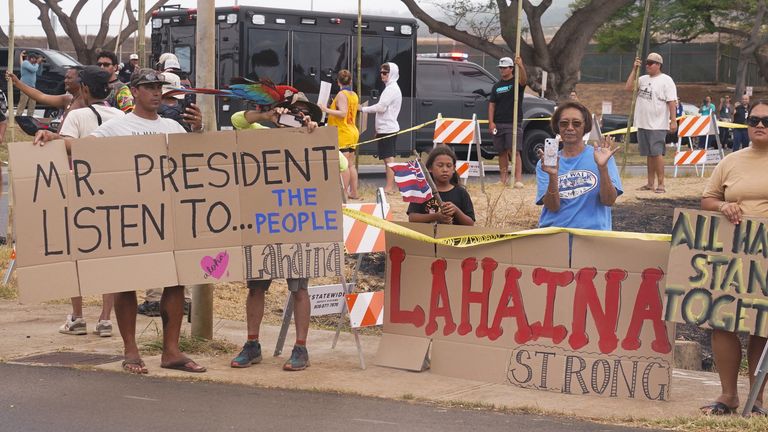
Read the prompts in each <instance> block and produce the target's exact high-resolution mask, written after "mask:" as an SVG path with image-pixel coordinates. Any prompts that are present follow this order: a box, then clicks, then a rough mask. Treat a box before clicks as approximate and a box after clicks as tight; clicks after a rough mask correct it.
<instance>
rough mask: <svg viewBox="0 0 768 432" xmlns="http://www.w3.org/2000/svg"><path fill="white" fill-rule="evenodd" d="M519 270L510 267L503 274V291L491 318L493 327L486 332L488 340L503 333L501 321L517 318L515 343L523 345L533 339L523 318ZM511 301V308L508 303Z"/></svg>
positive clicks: (525, 319) (523, 307)
mask: <svg viewBox="0 0 768 432" xmlns="http://www.w3.org/2000/svg"><path fill="white" fill-rule="evenodd" d="M520 276H522V272H520V270H518V269H516V268H514V267H510V268H508V269H507V271H506V272H505V273H504V277H505V279H506V282H505V283H504V291H502V293H501V298H500V299H499V305H498V306H497V307H496V315H494V317H493V325H492V326H491V328H490V330H489V331H488V339H490V340H496V339H498V338H499V336H501V335H502V333H504V330H503V329H502V328H501V320H502V319H504V318H507V317H515V318H517V332H516V333H515V342H517V343H519V344H524V343H526V342H528V341H529V340H531V339H532V338H533V335H532V333H531V327H530V326H529V325H528V318H527V317H526V316H525V306H524V305H523V297H522V296H521V295H520V284H519V283H518V282H519V281H520ZM510 300H512V306H510V305H509V301H510Z"/></svg>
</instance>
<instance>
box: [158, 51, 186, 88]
mask: <svg viewBox="0 0 768 432" xmlns="http://www.w3.org/2000/svg"><path fill="white" fill-rule="evenodd" d="M156 69H157V70H158V71H160V72H171V73H174V74H176V75H178V77H179V79H180V80H181V85H182V86H184V87H192V82H191V81H190V80H189V74H188V73H186V72H184V71H182V70H181V62H179V58H178V57H176V54H173V53H163V54H160V58H159V59H158V61H157V67H156Z"/></svg>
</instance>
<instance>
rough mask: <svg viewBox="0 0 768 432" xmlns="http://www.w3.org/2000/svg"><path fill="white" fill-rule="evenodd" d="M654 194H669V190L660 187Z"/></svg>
mask: <svg viewBox="0 0 768 432" xmlns="http://www.w3.org/2000/svg"><path fill="white" fill-rule="evenodd" d="M654 192H656V193H657V194H663V193H667V190H666V189H665V188H664V187H658V188H656V190H655V191H654Z"/></svg>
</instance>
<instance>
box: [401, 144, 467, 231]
mask: <svg viewBox="0 0 768 432" xmlns="http://www.w3.org/2000/svg"><path fill="white" fill-rule="evenodd" d="M427 171H429V174H431V176H432V179H433V180H434V183H435V186H436V189H437V191H436V192H439V193H440V198H441V200H442V205H441V204H439V203H438V200H437V199H436V198H435V197H432V198H430V199H428V200H426V201H424V202H422V203H416V202H411V203H410V204H409V205H408V211H407V213H408V221H409V222H424V223H430V222H437V223H442V224H454V225H474V224H475V208H474V206H473V205H472V198H470V196H469V193H467V190H466V189H464V187H462V186H461V185H459V176H458V174H456V154H455V153H454V152H453V150H451V149H450V147H448V146H445V145H439V146H437V147H435V148H434V149H433V150H432V152H431V153H430V154H429V158H427Z"/></svg>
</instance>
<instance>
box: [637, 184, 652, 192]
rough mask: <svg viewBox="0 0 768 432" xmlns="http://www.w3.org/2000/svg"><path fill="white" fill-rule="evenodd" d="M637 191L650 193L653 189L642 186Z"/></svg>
mask: <svg viewBox="0 0 768 432" xmlns="http://www.w3.org/2000/svg"><path fill="white" fill-rule="evenodd" d="M637 190H639V191H652V190H653V187H652V186H648V185H642V186H640V187H639V188H637Z"/></svg>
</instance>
